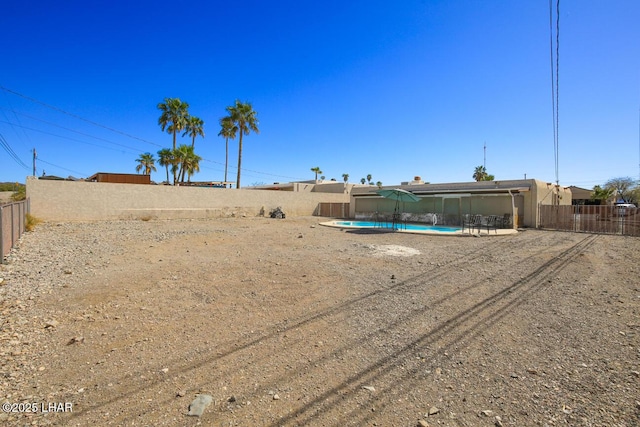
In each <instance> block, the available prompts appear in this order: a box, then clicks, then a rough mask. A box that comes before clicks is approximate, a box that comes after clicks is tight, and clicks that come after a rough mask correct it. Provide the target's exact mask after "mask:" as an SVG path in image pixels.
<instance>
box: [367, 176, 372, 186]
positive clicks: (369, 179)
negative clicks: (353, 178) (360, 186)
mask: <svg viewBox="0 0 640 427" xmlns="http://www.w3.org/2000/svg"><path fill="white" fill-rule="evenodd" d="M367 182H368V183H369V185H371V184H373V182H371V174H368V175H367Z"/></svg>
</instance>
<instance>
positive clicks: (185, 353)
mask: <svg viewBox="0 0 640 427" xmlns="http://www.w3.org/2000/svg"><path fill="white" fill-rule="evenodd" d="M323 220H324V219H323V218H317V217H303V218H287V219H284V220H275V219H268V218H226V219H215V220H174V221H113V222H95V223H93V222H92V223H88V222H87V223H45V224H40V225H39V226H37V228H36V230H35V231H34V232H30V233H26V234H25V235H24V237H23V239H22V241H21V242H20V245H19V246H18V248H16V249H14V250H13V251H12V253H11V255H10V256H9V257H8V259H7V264H5V265H0V282H1V283H0V314H1V317H0V364H1V365H0V400H2V402H3V403H10V404H13V405H12V406H11V405H10V406H9V410H10V412H1V413H0V424H2V425H8V426H23V425H65V426H67V425H68V426H87V425H96V426H109V425H114V426H134V425H135V426H195V425H206V426H335V427H339V426H348V425H353V426H455V427H460V426H470V427H471V426H560V425H572V426H620V427H622V426H624V427H632V426H638V425H640V277H639V276H640V239H638V238H631V237H622V236H609V235H593V234H578V233H561V232H550V231H538V230H527V231H524V232H520V233H518V234H516V235H509V236H492V237H480V238H474V237H450V236H424V235H412V234H404V233H380V232H378V233H376V232H363V231H341V230H339V229H335V228H329V227H323V226H320V225H318V223H319V222H321V221H323ZM198 394H201V395H210V396H211V397H212V401H211V403H210V404H209V405H208V406H206V407H205V408H204V411H203V414H202V415H201V416H200V417H197V416H189V415H187V413H188V412H189V405H190V404H191V403H192V401H194V399H195V398H196V396H197V395H198ZM32 403H33V404H35V405H33V404H32ZM20 404H22V405H20ZM24 404H28V405H24ZM51 404H53V406H50V405H51ZM5 408H6V405H5V406H3V409H5ZM29 409H31V410H32V412H31V413H28V412H27V413H25V412H24V411H25V410H29ZM33 410H35V413H34V412H33ZM45 410H48V412H44V411H45ZM20 411H22V412H21V413H18V412H20Z"/></svg>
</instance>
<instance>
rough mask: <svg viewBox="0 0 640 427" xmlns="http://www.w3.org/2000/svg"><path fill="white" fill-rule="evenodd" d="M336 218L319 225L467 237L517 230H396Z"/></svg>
mask: <svg viewBox="0 0 640 427" xmlns="http://www.w3.org/2000/svg"><path fill="white" fill-rule="evenodd" d="M338 222H341V221H338V220H335V221H327V222H321V223H320V225H324V226H327V227H335V228H342V229H346V230H368V231H371V232H380V233H384V232H387V233H411V234H425V235H430V236H458V237H468V236H476V237H477V236H482V237H487V236H491V237H493V236H507V235H511V234H517V233H518V230H515V229H512V228H498V229H495V228H492V229H490V230H488V231H487V228H486V227H485V228H483V229H480V230H478V229H477V228H476V229H474V230H473V232H471V231H470V230H469V229H468V228H466V229H465V230H464V231H462V230H456V231H437V230H403V229H397V230H393V229H391V228H380V227H377V228H376V227H358V226H353V225H342V224H338Z"/></svg>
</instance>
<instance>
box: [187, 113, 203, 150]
mask: <svg viewBox="0 0 640 427" xmlns="http://www.w3.org/2000/svg"><path fill="white" fill-rule="evenodd" d="M185 135H189V136H190V137H191V146H192V147H195V145H196V137H198V136H201V137H203V138H204V121H203V120H202V119H201V118H199V117H196V116H189V117H187V123H186V125H185V128H184V133H183V134H182V136H185Z"/></svg>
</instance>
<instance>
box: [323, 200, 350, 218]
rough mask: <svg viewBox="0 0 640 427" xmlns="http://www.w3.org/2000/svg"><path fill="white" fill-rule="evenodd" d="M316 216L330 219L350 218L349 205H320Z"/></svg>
mask: <svg viewBox="0 0 640 427" xmlns="http://www.w3.org/2000/svg"><path fill="white" fill-rule="evenodd" d="M316 216H326V217H330V218H348V217H349V203H318V208H317V209H316Z"/></svg>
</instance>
